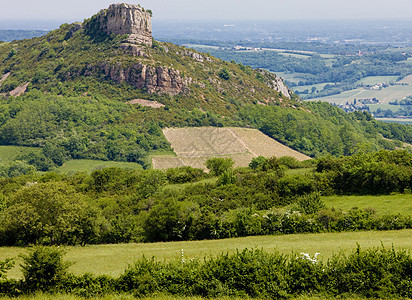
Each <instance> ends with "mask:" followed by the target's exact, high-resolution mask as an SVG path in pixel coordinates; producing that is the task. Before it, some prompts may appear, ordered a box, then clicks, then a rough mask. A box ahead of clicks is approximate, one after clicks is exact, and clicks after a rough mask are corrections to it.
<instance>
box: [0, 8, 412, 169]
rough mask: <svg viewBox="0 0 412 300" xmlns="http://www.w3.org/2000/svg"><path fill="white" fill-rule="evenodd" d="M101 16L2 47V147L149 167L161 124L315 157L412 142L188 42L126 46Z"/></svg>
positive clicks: (398, 129)
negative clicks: (252, 133) (102, 26)
mask: <svg viewBox="0 0 412 300" xmlns="http://www.w3.org/2000/svg"><path fill="white" fill-rule="evenodd" d="M96 19H97V17H96V16H93V17H92V18H91V19H88V20H85V21H84V22H83V23H74V24H63V25H61V26H60V28H59V29H57V30H54V31H52V32H50V33H48V34H47V35H44V36H42V37H37V38H33V39H30V40H21V41H13V42H10V43H3V44H2V45H1V47H0V145H14V146H29V147H37V148H39V149H42V151H41V152H33V153H30V154H29V155H26V157H21V159H23V160H25V161H27V162H28V163H29V164H31V165H34V166H35V167H36V168H37V170H41V171H47V170H52V169H54V168H56V167H58V166H61V165H62V164H63V163H64V162H65V161H67V160H71V159H92V160H103V161H124V162H133V163H138V164H140V165H142V166H143V167H144V168H147V167H149V166H150V163H149V159H148V157H149V155H150V154H152V153H153V152H159V151H160V152H162V151H163V152H164V151H166V152H169V153H171V152H172V148H171V146H170V144H169V142H168V141H167V140H166V138H165V136H164V135H163V133H162V129H164V128H168V127H169V128H170V127H200V126H213V127H224V126H233V127H249V128H250V127H251V128H256V129H259V130H260V131H262V132H263V133H265V134H266V135H268V136H270V137H272V138H274V139H276V140H277V141H279V142H281V143H282V144H284V145H286V146H288V147H291V148H292V149H294V150H297V151H299V152H302V153H304V154H306V155H309V156H311V157H320V156H324V155H328V154H332V155H350V154H353V153H357V152H364V151H367V152H368V151H376V150H379V149H395V148H397V147H402V145H403V143H401V142H400V141H402V142H406V143H411V142H412V129H411V127H410V126H405V125H397V124H384V123H381V122H377V121H375V120H373V118H371V116H370V115H369V114H366V113H353V114H345V113H343V112H342V111H341V110H339V109H338V108H335V107H333V106H330V105H328V104H321V103H302V102H301V101H300V100H299V98H298V97H297V96H296V95H294V94H293V93H292V92H291V91H290V90H289V89H288V88H287V87H286V86H284V84H283V81H282V80H281V79H280V78H279V77H277V76H275V75H273V74H271V73H269V72H267V71H264V70H254V69H252V68H251V67H249V66H244V65H242V64H237V63H235V62H225V61H222V60H220V59H217V58H214V57H212V56H210V55H209V54H205V53H200V52H197V51H195V50H192V49H187V48H185V47H180V46H177V45H173V44H171V43H165V42H157V41H155V40H153V41H152V44H151V45H148V44H130V43H125V39H126V37H127V36H126V35H115V34H111V35H105V34H103V33H102V32H100V31H99V28H98V27H96ZM143 79H144V80H143ZM288 94H290V97H289V95H288ZM136 99H140V100H136ZM132 100H135V101H132ZM145 100H146V101H145ZM155 101H156V102H155ZM132 103H136V104H132ZM139 103H140V104H139ZM147 103H149V104H150V103H153V104H155V105H150V106H149V105H148V104H147ZM396 140H398V141H396Z"/></svg>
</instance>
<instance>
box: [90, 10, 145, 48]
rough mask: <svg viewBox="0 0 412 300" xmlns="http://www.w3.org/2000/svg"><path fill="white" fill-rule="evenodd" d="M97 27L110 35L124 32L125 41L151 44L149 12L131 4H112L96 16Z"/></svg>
mask: <svg viewBox="0 0 412 300" xmlns="http://www.w3.org/2000/svg"><path fill="white" fill-rule="evenodd" d="M96 22H97V24H96V25H97V27H98V28H99V29H100V31H102V32H104V33H106V34H108V35H110V34H115V35H122V34H126V35H127V36H128V37H127V42H129V43H136V44H147V45H149V46H151V45H152V21H151V14H150V13H149V12H147V11H145V10H144V9H143V8H142V7H140V6H138V5H132V4H125V3H121V4H112V5H110V6H109V8H108V9H104V10H102V11H100V12H99V14H97V16H96Z"/></svg>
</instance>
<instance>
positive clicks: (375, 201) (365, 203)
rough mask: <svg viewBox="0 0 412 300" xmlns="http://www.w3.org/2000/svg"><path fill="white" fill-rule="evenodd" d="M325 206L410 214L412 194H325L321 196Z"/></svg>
mask: <svg viewBox="0 0 412 300" xmlns="http://www.w3.org/2000/svg"><path fill="white" fill-rule="evenodd" d="M322 201H323V202H324V203H325V204H326V206H327V207H334V208H338V209H342V210H344V211H347V210H349V209H351V208H353V207H358V208H373V209H374V210H376V212H377V213H378V214H379V215H383V214H402V215H408V216H412V194H395V195H381V196H371V195H366V196H327V197H322Z"/></svg>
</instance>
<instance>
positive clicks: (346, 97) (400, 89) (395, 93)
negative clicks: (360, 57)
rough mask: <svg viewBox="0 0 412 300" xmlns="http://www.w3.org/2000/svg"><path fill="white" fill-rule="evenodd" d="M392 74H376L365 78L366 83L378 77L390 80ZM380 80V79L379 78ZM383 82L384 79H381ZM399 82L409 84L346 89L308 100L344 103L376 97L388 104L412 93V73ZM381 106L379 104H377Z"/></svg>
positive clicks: (374, 80)
mask: <svg viewBox="0 0 412 300" xmlns="http://www.w3.org/2000/svg"><path fill="white" fill-rule="evenodd" d="M391 77H392V76H376V77H367V78H364V79H363V80H365V82H364V83H366V84H371V83H372V82H376V81H377V80H378V79H385V81H387V80H389V79H390V78H391ZM378 81H379V80H378ZM381 82H382V81H381ZM397 83H398V84H402V83H406V84H408V85H393V86H389V87H387V88H383V89H381V90H370V89H364V88H357V89H354V90H350V91H346V92H343V93H340V94H338V95H331V96H326V97H321V98H313V99H308V100H313V101H326V102H330V103H336V104H343V103H345V102H353V99H355V98H356V99H372V98H376V99H378V100H379V101H380V103H382V104H388V103H389V102H390V101H394V100H402V99H403V98H405V97H407V96H411V95H412V75H409V76H407V77H405V78H403V79H402V80H400V81H397ZM377 106H378V107H379V105H377Z"/></svg>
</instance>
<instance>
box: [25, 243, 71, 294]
mask: <svg viewBox="0 0 412 300" xmlns="http://www.w3.org/2000/svg"><path fill="white" fill-rule="evenodd" d="M64 254H65V251H64V250H63V249H59V248H57V247H45V246H36V247H34V248H32V249H30V250H29V251H28V253H27V254H26V255H22V256H21V257H22V259H23V263H22V264H21V268H22V272H23V277H24V286H25V289H27V291H37V290H41V291H49V290H53V288H55V287H56V286H57V285H58V284H59V283H60V282H61V280H63V279H64V278H65V277H66V276H67V269H68V268H69V266H70V265H71V263H68V262H64V261H63V256H64Z"/></svg>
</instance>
